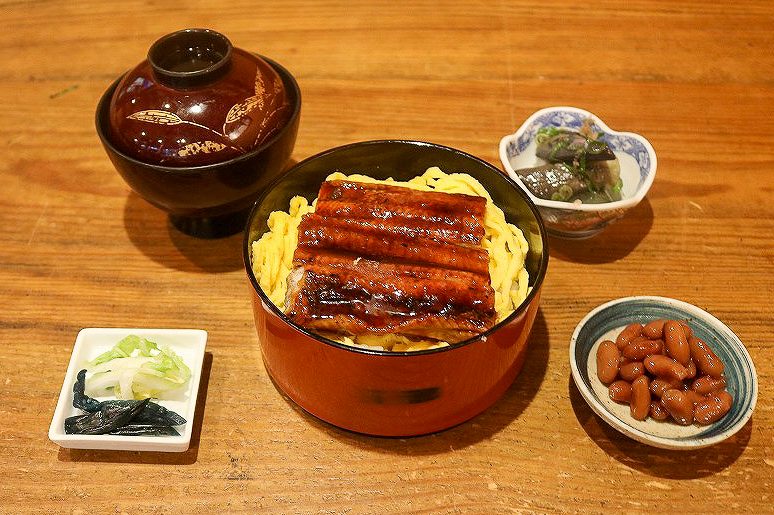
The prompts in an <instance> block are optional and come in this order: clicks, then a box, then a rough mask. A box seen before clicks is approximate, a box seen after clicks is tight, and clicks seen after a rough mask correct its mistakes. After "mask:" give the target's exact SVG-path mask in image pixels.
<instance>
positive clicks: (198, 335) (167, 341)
mask: <svg viewBox="0 0 774 515" xmlns="http://www.w3.org/2000/svg"><path fill="white" fill-rule="evenodd" d="M130 334H134V335H137V336H140V337H142V338H147V339H149V340H151V341H153V342H154V343H157V344H159V345H168V346H169V347H170V348H171V349H172V350H174V351H175V353H176V354H178V355H179V356H180V357H181V358H182V359H183V361H184V362H185V364H186V365H187V366H188V367H189V368H190V370H191V378H190V379H189V380H188V385H187V386H186V387H185V388H183V389H181V390H180V392H177V393H176V394H175V396H174V397H172V398H170V399H163V400H158V401H156V400H154V402H158V404H161V405H162V406H164V407H165V408H167V409H170V410H172V411H174V412H176V413H178V414H179V415H181V416H182V417H183V418H185V419H186V423H185V424H184V425H182V426H177V427H176V429H177V430H178V432H179V433H180V435H179V436H123V435H109V434H105V435H82V434H66V433H65V431H64V421H65V419H66V418H67V417H71V416H73V415H80V414H82V413H83V411H82V410H80V409H78V408H75V407H73V385H74V384H75V381H76V379H77V375H78V372H79V371H80V370H82V369H83V368H86V367H85V365H86V363H87V362H88V361H90V360H92V359H94V358H96V357H97V356H98V355H100V354H101V353H103V352H105V351H107V350H110V349H111V348H112V347H113V346H114V345H115V344H116V343H118V342H119V341H120V340H121V339H122V338H124V337H126V336H128V335H130ZM206 344H207V332H206V331H203V330H201V329H139V328H97V327H90V328H85V329H81V330H80V332H79V333H78V336H77V338H76V339H75V345H74V346H73V352H72V355H71V356H70V364H69V365H68V367H67V373H66V374H65V378H64V383H63V384H62V390H61V392H60V394H59V401H58V402H57V405H56V410H55V411H54V417H53V419H52V420H51V427H50V428H49V430H48V437H49V439H50V440H51V441H52V442H54V443H56V444H58V445H60V446H61V447H66V448H70V449H105V450H114V451H161V452H184V451H186V450H187V449H188V447H189V445H190V444H191V433H192V429H193V425H194V413H195V411H196V398H197V395H198V393H199V381H200V379H201V373H202V362H203V361H204V348H205V346H206ZM105 399H106V398H103V397H98V400H105Z"/></svg>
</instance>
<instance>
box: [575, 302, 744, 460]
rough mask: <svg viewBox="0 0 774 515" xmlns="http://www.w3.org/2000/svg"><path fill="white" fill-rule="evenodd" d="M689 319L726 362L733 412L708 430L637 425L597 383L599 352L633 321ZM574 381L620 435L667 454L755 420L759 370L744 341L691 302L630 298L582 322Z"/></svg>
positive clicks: (660, 424) (594, 312)
mask: <svg viewBox="0 0 774 515" xmlns="http://www.w3.org/2000/svg"><path fill="white" fill-rule="evenodd" d="M664 318H667V319H678V320H686V321H687V322H688V324H689V325H690V326H691V329H692V330H693V333H694V335H696V336H697V337H698V338H701V339H702V340H704V341H705V342H706V343H707V344H708V345H709V346H710V347H711V348H712V350H713V352H715V354H717V356H718V357H719V358H720V359H721V361H723V363H724V365H725V378H726V383H727V390H728V392H729V393H730V394H731V395H732V397H733V399H734V402H733V405H732V406H731V411H729V412H728V414H726V416H724V417H723V418H722V419H720V420H719V421H717V422H715V423H714V424H711V425H708V426H699V425H690V426H680V425H678V424H675V423H673V422H658V421H656V420H653V419H652V418H647V419H645V420H643V421H638V420H635V419H634V418H632V416H631V414H630V413H629V406H628V405H626V404H620V403H617V402H614V401H612V400H610V398H609V396H608V389H607V386H605V385H604V384H602V382H601V381H599V379H598V378H597V369H596V352H597V347H598V346H599V344H600V342H602V341H603V340H608V339H609V340H613V341H615V338H616V337H617V336H618V333H620V332H621V330H622V329H623V328H624V327H626V326H627V325H629V324H631V323H633V322H640V323H643V324H645V323H647V322H650V321H652V320H657V319H664ZM570 368H571V370H572V377H573V380H574V381H575V384H576V386H577V387H578V390H579V391H580V393H581V395H582V396H583V398H584V399H585V400H586V402H588V404H589V406H590V407H591V409H593V410H594V411H595V412H596V413H597V415H599V416H600V417H602V419H603V420H604V421H605V422H607V423H608V424H610V425H611V426H613V427H614V428H615V429H617V430H618V431H620V432H621V433H623V434H625V435H626V436H629V437H630V438H633V439H635V440H637V441H640V442H642V443H645V444H648V445H652V446H654V447H661V448H663V449H678V450H680V449H682V450H690V449H697V448H701V447H707V446H710V445H713V444H716V443H718V442H721V441H723V440H725V439H726V438H729V437H730V436H732V435H733V434H734V433H736V432H737V431H739V430H740V429H741V428H742V426H744V425H745V424H746V423H747V421H748V420H749V419H750V417H751V416H752V412H753V410H754V409H755V403H756V401H757V398H758V378H757V376H756V373H755V365H753V362H752V359H751V358H750V355H749V354H748V352H747V349H746V348H745V346H744V345H743V344H742V342H741V341H740V340H739V338H738V337H737V336H736V335H735V334H734V333H733V331H731V329H729V328H728V327H726V325H725V324H723V322H721V321H720V320H718V319H717V318H715V317H714V316H712V315H710V314H709V313H707V312H706V311H703V310H702V309H699V308H697V307H696V306H693V305H691V304H688V303H686V302H682V301H679V300H675V299H669V298H665V297H645V296H642V297H639V296H638V297H626V298H622V299H617V300H613V301H610V302H608V303H606V304H602V305H601V306H599V307H597V308H595V309H594V310H592V311H591V312H590V313H589V314H588V315H586V316H585V317H584V318H583V320H581V321H580V323H579V324H578V326H577V327H576V328H575V332H574V333H573V335H572V339H571V340H570Z"/></svg>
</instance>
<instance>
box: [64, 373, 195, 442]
mask: <svg viewBox="0 0 774 515" xmlns="http://www.w3.org/2000/svg"><path fill="white" fill-rule="evenodd" d="M85 389H86V370H85V369H84V370H81V371H79V372H78V375H77V380H76V381H75V385H73V406H74V407H76V408H79V409H82V410H83V411H86V412H87V414H85V415H76V416H73V417H69V418H67V419H66V420H65V433H67V434H106V433H109V434H113V435H132V436H139V435H145V436H176V435H179V434H180V433H178V432H177V430H175V429H174V428H173V427H172V426H179V425H183V424H185V423H186V420H185V418H183V417H181V416H180V415H179V414H177V413H175V412H174V411H172V410H168V409H167V408H165V407H164V406H161V405H160V404H157V403H155V402H151V401H150V399H144V400H142V401H140V400H122V399H116V400H110V401H102V402H100V401H98V400H96V399H93V398H91V397H89V396H88V395H86V393H85ZM140 405H141V407H140ZM138 407H139V409H138ZM127 416H128V418H127ZM117 422H120V423H117Z"/></svg>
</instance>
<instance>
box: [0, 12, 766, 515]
mask: <svg viewBox="0 0 774 515" xmlns="http://www.w3.org/2000/svg"><path fill="white" fill-rule="evenodd" d="M186 4H187V7H186V8H183V7H182V6H178V7H175V6H173V5H172V3H164V2H136V1H125V2H120V3H113V2H101V1H96V0H88V1H87V0H84V1H80V2H69V1H52V2H3V4H2V24H3V30H2V31H0V62H2V63H3V65H2V72H0V73H1V74H2V80H0V106H1V108H0V111H1V112H2V113H3V116H2V118H3V124H2V148H3V151H2V155H1V156H0V174H2V176H1V179H0V184H2V196H1V197H0V202H1V203H2V208H0V238H1V241H2V245H1V246H0V256H1V257H0V295H1V297H0V300H2V307H3V309H2V310H1V311H0V324H1V326H2V333H1V334H2V344H0V370H2V374H1V375H0V418H1V419H2V422H1V423H0V473H1V475H2V481H0V511H6V510H7V512H9V513H11V512H13V513H19V512H36V513H37V512H38V511H39V510H40V509H42V511H45V512H65V513H108V512H110V513H124V512H125V513H150V512H156V511H161V510H163V511H164V512H168V513H187V512H193V513H222V512H238V511H245V512H253V513H255V512H274V513H406V512H421V513H431V512H442V513H455V512H462V513H508V512H532V511H535V512H557V511H559V512H576V511H592V512H596V511H612V510H622V511H627V512H638V511H662V510H666V511H675V512H681V511H685V512H731V511H733V512H739V511H750V512H767V511H768V512H771V510H772V506H773V504H772V503H774V495H773V494H772V491H774V490H773V489H774V478H773V474H772V472H774V447H773V446H772V435H773V433H772V425H773V424H774V411H773V409H774V398H773V395H772V390H771V388H770V385H771V381H772V379H773V377H772V376H773V374H774V359H772V350H773V349H772V343H771V342H772V332H773V330H774V324H773V323H772V309H771V306H772V298H774V287H773V286H772V284H773V283H772V279H771V278H772V276H773V275H774V252H772V233H774V208H772V195H774V178H773V177H774V176H773V175H772V167H774V145H772V143H771V141H772V134H774V123H773V122H772V115H771V113H772V111H774V83H773V82H772V77H774V56H773V54H772V52H771V48H772V47H774V3H771V2H770V1H768V0H758V1H754V0H740V1H736V2H698V1H690V0H684V1H678V2H673V1H667V0H663V1H660V2H655V1H645V0H640V1H634V2H613V1H606V0H603V1H601V2H590V3H586V4H579V3H578V2H569V1H564V0H562V1H558V2H550V3H542V4H539V3H531V2H525V1H519V0H512V1H509V2H486V1H481V2H462V1H456V2H447V3H445V5H437V4H438V3H437V2H421V1H420V2H417V1H411V2H397V1H390V2H357V3H355V5H344V4H346V3H345V2H341V3H337V2H320V3H317V2H282V3H276V4H275V3H272V2H262V3H254V2H246V1H242V0H232V1H231V2H228V3H225V2H224V3H223V5H222V6H219V7H215V6H213V5H212V4H213V2H187V3H186ZM181 5H182V4H181ZM195 26H207V27H211V28H214V29H216V30H219V31H221V32H223V33H225V34H226V35H228V36H229V37H230V38H231V40H232V41H233V42H234V44H235V45H236V46H239V47H242V48H247V49H250V50H254V51H259V52H260V53H263V54H265V55H268V56H271V57H273V58H274V59H276V60H278V61H279V62H281V63H283V64H284V65H285V66H286V67H287V68H289V69H290V70H291V71H292V72H293V73H294V74H295V76H296V77H297V79H298V82H299V84H300V86H301V89H302V91H303V102H304V103H303V110H302V120H301V127H300V130H299V134H298V141H297V144H296V147H295V151H294V153H293V159H294V160H300V159H303V158H305V157H308V156H310V155H312V154H315V153H317V152H319V151H322V150H324V149H327V148H330V147H333V146H338V145H341V144H345V143H349V142H354V141H359V140H368V139H378V138H393V137H396V138H415V139H423V140H429V141H433V142H437V143H441V144H445V145H450V146H453V147H457V148H459V149H462V150H464V151H467V152H470V153H472V154H474V155H477V156H480V157H482V158H483V159H485V160H487V161H489V162H491V163H493V164H494V165H496V166H498V167H499V166H500V163H499V158H498V153H497V144H498V141H499V139H500V137H501V136H503V135H504V134H507V133H510V132H513V131H514V130H515V129H516V128H517V127H518V126H519V125H520V124H521V123H522V121H523V120H524V119H526V117H528V116H529V115H530V114H531V113H532V112H533V111H535V110H537V109H539V108H542V107H546V106H550V105H574V106H579V107H583V108H586V109H588V110H590V111H592V112H594V113H596V114H597V115H599V116H600V117H601V118H602V119H604V120H605V121H606V122H607V123H608V124H609V125H610V126H611V127H613V128H616V129H621V130H633V131H636V132H639V133H641V134H643V135H644V136H646V137H647V138H648V139H649V140H650V141H651V142H652V144H653V146H654V147H655V149H656V151H657V153H658V159H659V168H658V175H657V178H656V181H655V184H654V185H653V187H652V189H651V191H650V193H649V194H648V196H647V198H646V200H645V201H643V202H642V203H641V204H640V205H639V206H638V207H637V208H636V209H634V210H632V211H631V212H630V213H629V214H628V215H627V216H626V217H625V218H624V219H623V220H621V221H620V222H619V223H617V224H615V225H614V226H612V227H611V228H610V229H609V230H607V231H606V232H604V233H603V234H601V235H600V236H598V237H596V238H594V239H591V240H587V241H582V242H567V241H559V240H552V241H551V242H550V244H551V262H550V266H549V272H548V275H547V278H546V281H545V284H544V289H543V298H542V304H541V310H540V312H539V315H538V319H537V322H536V325H535V328H534V331H533V335H532V338H531V344H530V351H529V355H528V358H527V364H526V366H525V368H524V370H523V372H522V373H521V375H520V376H519V377H518V379H517V380H516V382H515V383H514V384H513V386H512V387H511V388H510V389H509V390H508V392H507V393H506V395H505V396H504V397H503V398H502V399H501V400H500V401H499V402H498V403H497V404H495V405H494V406H493V407H492V408H491V409H489V410H488V411H486V412H485V413H483V414H482V415H480V416H478V417H476V418H475V419H473V420H471V421H470V422H467V423H465V424H463V425H461V426H459V427H456V428H454V429H451V430H448V431H445V432H442V433H440V434H436V435H432V436H426V437H421V438H410V439H380V438H371V437H366V436H360V435H355V434H351V433H348V432H345V431H341V430H338V429H336V428H335V427H331V426H329V425H327V424H325V423H322V422H320V421H318V420H316V419H314V418H312V417H310V416H308V415H306V414H304V413H303V412H301V410H300V409H299V408H297V407H296V406H294V405H293V404H292V403H291V402H289V401H288V400H286V399H285V398H284V397H283V396H282V395H281V394H280V393H279V392H278V391H277V389H276V388H275V387H274V386H273V384H272V382H271V380H270V378H269V377H268V376H267V374H266V371H265V369H264V366H263V363H262V361H261V354H260V350H259V346H258V341H257V337H256V333H255V330H254V326H253V320H252V312H251V307H250V300H249V292H248V287H247V283H246V281H245V273H244V270H243V265H242V261H241V255H240V248H241V235H237V236H233V237H229V238H225V239H220V240H215V241H206V240H198V239H193V238H190V237H187V236H184V235H182V234H180V233H178V232H176V231H175V230H173V229H171V228H170V226H169V225H168V224H167V221H166V216H165V214H164V213H162V212H161V211H159V210H158V209H156V208H154V207H152V206H150V205H149V204H148V203H146V202H145V201H143V200H142V199H140V198H139V197H138V196H137V195H136V194H134V193H132V192H131V191H130V189H129V188H128V187H127V185H126V184H125V183H124V182H123V181H122V179H121V178H120V177H119V176H118V174H117V173H116V172H115V170H114V169H113V167H112V166H111V164H110V162H109V161H108V159H107V157H106V155H105V152H104V151H103V149H102V148H101V145H100V143H99V140H98V139H97V136H96V134H95V130H94V122H93V119H94V108H95V106H96V103H97V100H98V98H99V97H100V95H101V94H102V92H103V91H104V90H105V89H106V88H107V87H108V85H109V84H110V82H111V81H112V80H113V79H114V78H116V77H117V76H119V75H120V74H121V73H123V72H124V71H125V70H127V69H128V68H129V67H131V66H133V65H134V64H136V63H137V62H139V61H140V60H141V59H142V58H143V57H144V55H145V53H146V51H147V48H148V46H149V45H150V44H151V43H152V42H153V41H155V40H156V39H157V38H158V37H160V36H162V35H163V34H166V33H168V32H171V31H173V30H177V29H179V28H183V27H195ZM637 294H651V295H663V296H667V297H675V298H679V299H682V300H685V301H687V302H690V303H693V304H696V305H698V306H700V307H702V308H704V309H706V310H708V311H709V312H711V313H712V314H714V315H715V316H717V317H718V318H720V319H721V320H723V321H724V322H725V323H726V324H727V325H728V326H730V327H731V328H732V329H733V330H734V331H735V332H736V333H737V334H738V335H739V337H740V338H741V340H742V341H743V342H744V343H745V345H746V346H747V348H748V350H749V352H750V354H751V355H752V357H753V359H754V361H755V365H756V367H757V370H758V379H759V381H760V386H761V389H760V396H759V399H758V406H757V409H756V411H755V413H754V415H753V418H752V421H751V422H749V423H748V424H747V425H746V426H745V427H744V428H743V429H742V430H741V431H740V432H739V433H737V434H736V435H735V436H734V437H732V438H731V439H729V440H727V441H725V442H723V443H720V444H718V445H715V446H714V447H711V448H709V449H706V450H700V451H694V452H674V451H664V450H659V449H655V448H651V447H647V446H644V445H641V444H639V443H637V442H635V441H633V440H630V439H628V438H626V437H624V436H622V435H621V434H619V433H617V432H616V431H615V430H613V429H611V428H610V427H608V426H607V425H606V424H605V423H604V422H602V421H601V420H600V419H599V418H598V417H597V416H596V415H594V413H593V412H592V411H591V410H590V409H589V407H588V406H587V405H586V404H585V402H584V401H583V400H582V398H581V397H580V394H579V393H578V390H577V389H576V387H575V386H574V384H573V382H572V379H571V377H570V369H569V364H568V345H569V340H570V335H571V334H572V331H573V329H574V327H575V325H576V324H577V322H578V321H579V320H580V319H581V318H582V317H583V316H584V315H585V314H586V313H587V312H588V311H589V310H590V309H592V308H593V307H595V306H597V305H598V304H600V303H602V302H605V301H607V300H610V299H612V298H616V297H623V296H629V295H637ZM111 326H115V327H133V326H134V327H197V328H202V329H206V330H207V331H208V332H209V341H208V347H207V349H208V355H207V359H206V362H205V371H204V376H203V382H204V384H203V386H202V388H201V395H200V402H199V405H198V409H197V414H198V420H197V422H196V426H195V429H194V439H193V443H192V446H191V448H190V450H188V451H187V452H184V453H181V454H162V453H139V452H107V451H75V450H67V449H61V448H59V447H58V446H57V445H55V444H54V443H52V442H50V441H49V440H48V438H47V431H48V425H49V423H50V421H51V417H52V414H53V410H54V406H55V403H56V399H57V395H58V392H59V389H60V387H61V384H62V379H63V376H64V372H65V369H66V367H67V362H68V360H69V356H70V351H71V349H72V345H73V341H74V339H75V336H76V334H77V332H78V330H79V329H80V328H82V327H111Z"/></svg>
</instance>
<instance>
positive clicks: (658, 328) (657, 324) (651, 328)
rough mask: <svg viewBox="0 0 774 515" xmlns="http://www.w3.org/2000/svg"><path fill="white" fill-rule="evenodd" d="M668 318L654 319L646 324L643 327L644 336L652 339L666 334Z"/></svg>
mask: <svg viewBox="0 0 774 515" xmlns="http://www.w3.org/2000/svg"><path fill="white" fill-rule="evenodd" d="M665 322H666V320H654V321H652V322H648V323H647V324H645V327H643V328H642V334H643V336H646V337H648V338H651V339H654V340H655V339H656V338H662V337H663V335H664V323H665Z"/></svg>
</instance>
